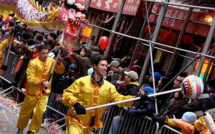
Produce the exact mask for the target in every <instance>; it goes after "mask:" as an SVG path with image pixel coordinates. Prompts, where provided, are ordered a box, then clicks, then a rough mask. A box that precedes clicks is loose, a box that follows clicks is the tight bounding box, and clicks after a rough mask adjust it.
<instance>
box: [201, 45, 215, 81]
mask: <svg viewBox="0 0 215 134" xmlns="http://www.w3.org/2000/svg"><path fill="white" fill-rule="evenodd" d="M213 55H215V42H213V48H212V51H211V56H213ZM212 61H213V59H212V58H210V59H209V61H208V65H207V68H206V71H205V74H204V77H203V81H204V82H205V81H206V79H207V75H208V72H209V69H210V66H211V63H212Z"/></svg>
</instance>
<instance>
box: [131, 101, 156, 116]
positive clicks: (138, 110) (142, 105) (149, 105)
mask: <svg viewBox="0 0 215 134" xmlns="http://www.w3.org/2000/svg"><path fill="white" fill-rule="evenodd" d="M129 111H130V113H131V114H133V115H137V116H152V115H153V113H154V112H155V105H154V102H153V101H150V100H145V101H143V102H138V101H137V102H135V103H134V105H133V106H132V107H131V108H130V109H129Z"/></svg>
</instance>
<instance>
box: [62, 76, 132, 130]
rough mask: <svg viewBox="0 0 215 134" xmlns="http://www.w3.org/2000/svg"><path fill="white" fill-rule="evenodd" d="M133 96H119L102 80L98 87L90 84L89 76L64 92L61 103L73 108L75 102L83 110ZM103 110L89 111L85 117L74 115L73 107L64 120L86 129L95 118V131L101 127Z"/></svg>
mask: <svg viewBox="0 0 215 134" xmlns="http://www.w3.org/2000/svg"><path fill="white" fill-rule="evenodd" d="M133 97H134V96H123V95H120V94H119V93H118V92H117V91H116V88H115V86H114V85H112V84H111V83H109V82H108V81H106V80H104V84H103V85H101V86H100V87H99V85H97V84H96V83H92V81H91V76H90V75H89V76H85V77H82V78H80V79H78V80H76V81H75V82H74V83H73V84H72V85H71V86H70V87H69V88H67V89H65V90H64V93H63V97H62V103H63V104H65V105H66V106H73V105H74V104H75V103H76V102H79V103H80V104H81V105H83V106H84V107H85V108H89V107H92V106H98V105H102V104H107V103H109V102H110V101H111V102H117V101H122V100H126V99H131V98H133ZM133 103H134V102H127V103H123V104H119V105H118V106H120V107H122V106H127V107H131V106H132V105H133ZM105 109H106V108H105V107H104V108H99V109H96V110H89V111H87V112H86V114H85V115H77V114H76V113H74V111H75V110H74V107H71V108H70V110H69V112H68V114H67V116H66V119H67V120H68V123H69V124H73V123H78V124H80V125H81V126H82V127H83V128H87V127H89V125H90V122H91V117H92V116H95V124H94V127H95V128H96V129H98V128H101V127H103V123H102V122H101V118H102V115H103V113H104V111H105Z"/></svg>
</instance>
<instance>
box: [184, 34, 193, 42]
mask: <svg viewBox="0 0 215 134" xmlns="http://www.w3.org/2000/svg"><path fill="white" fill-rule="evenodd" d="M182 39H183V41H184V44H191V43H192V42H193V37H192V36H190V35H185V36H184V37H183V38H182Z"/></svg>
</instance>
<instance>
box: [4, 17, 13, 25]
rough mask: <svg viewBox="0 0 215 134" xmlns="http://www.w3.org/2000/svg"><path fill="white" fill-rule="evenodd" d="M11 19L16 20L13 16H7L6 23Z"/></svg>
mask: <svg viewBox="0 0 215 134" xmlns="http://www.w3.org/2000/svg"><path fill="white" fill-rule="evenodd" d="M10 20H14V18H13V17H11V16H9V17H7V19H6V24H8V23H9V21H10Z"/></svg>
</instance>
